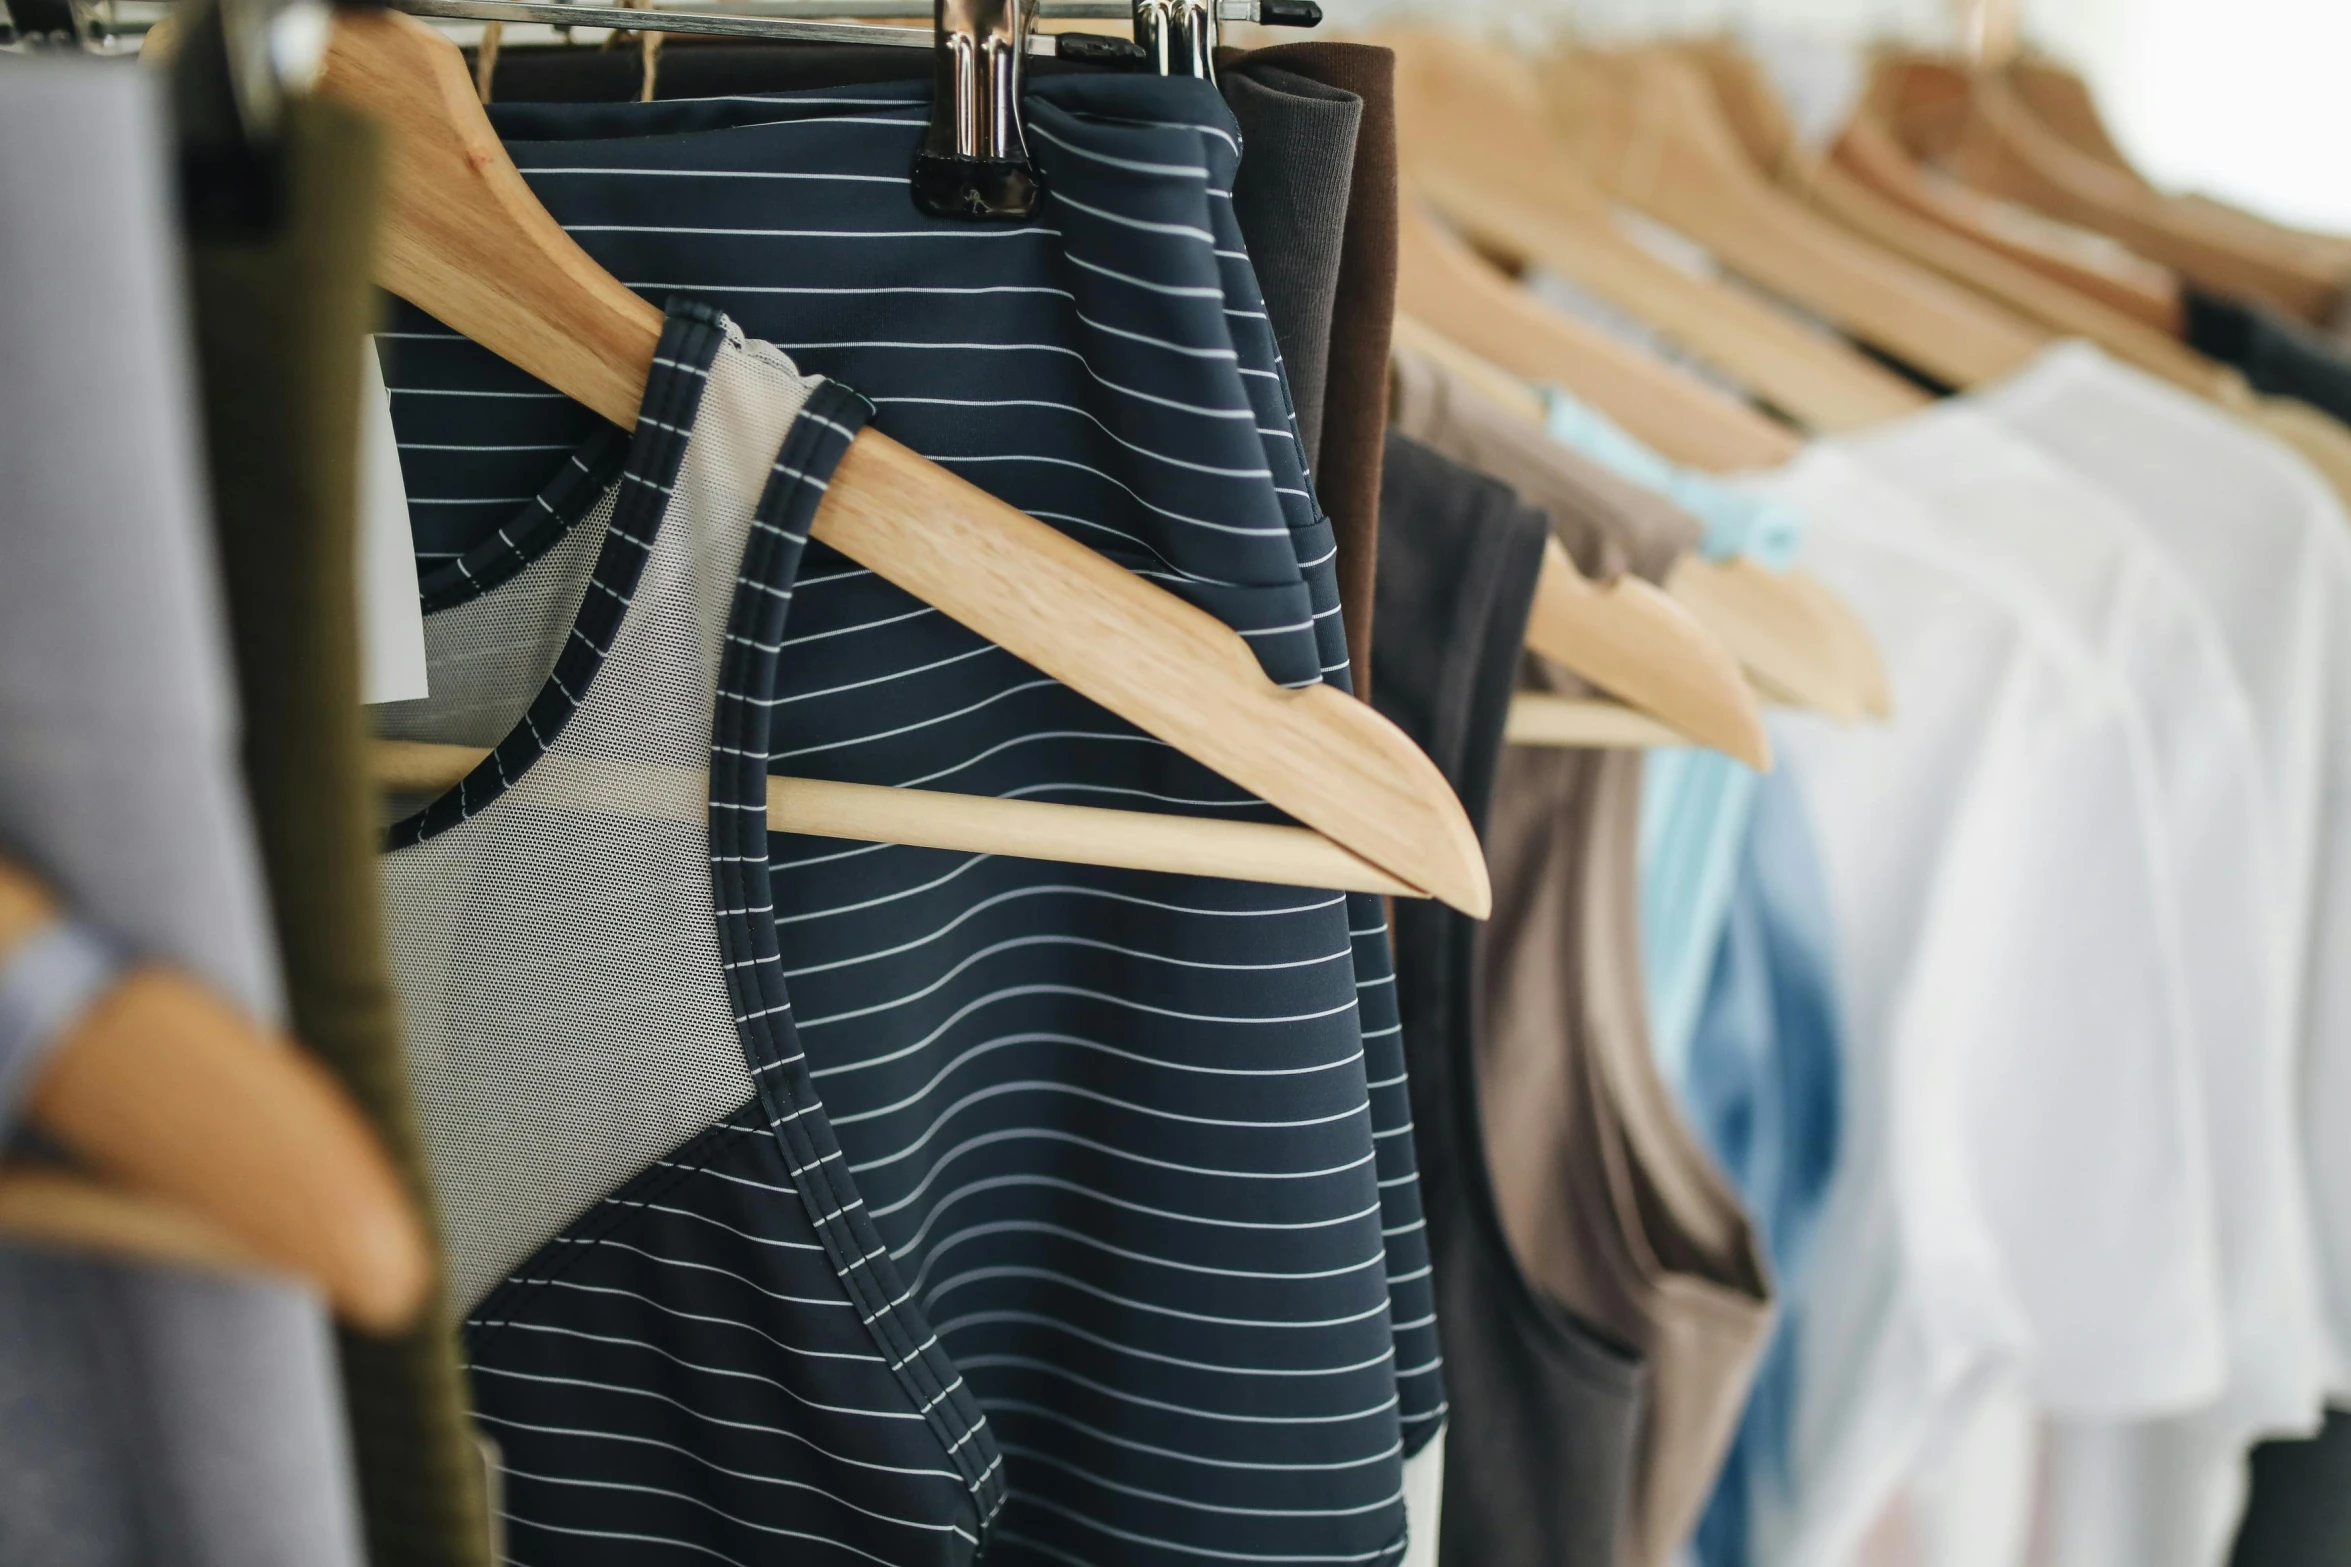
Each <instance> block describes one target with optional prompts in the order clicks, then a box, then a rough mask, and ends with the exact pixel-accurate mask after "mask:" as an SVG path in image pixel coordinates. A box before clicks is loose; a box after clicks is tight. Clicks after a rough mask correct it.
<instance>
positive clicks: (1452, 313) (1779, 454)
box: [1396, 201, 1803, 472]
mask: <svg viewBox="0 0 2351 1567" xmlns="http://www.w3.org/2000/svg"><path fill="white" fill-rule="evenodd" d="M1397 216H1398V225H1397V256H1396V307H1397V309H1398V310H1399V311H1401V312H1403V313H1405V314H1408V315H1411V316H1413V317H1415V318H1416V319H1418V320H1419V321H1420V322H1421V323H1422V324H1423V325H1425V326H1427V327H1429V328H1431V329H1432V330H1433V331H1435V332H1437V333H1438V334H1440V335H1442V336H1444V337H1446V338H1449V339H1451V340H1452V341H1454V342H1456V343H1459V344H1460V345H1461V346H1462V347H1464V348H1466V349H1468V350H1469V351H1470V352H1472V353H1474V354H1477V355H1478V356H1479V357H1481V358H1484V359H1487V360H1491V361H1492V362H1493V363H1494V364H1496V365H1499V366H1500V367H1502V368H1503V369H1504V370H1507V371H1508V372H1510V373H1511V374H1512V375H1515V376H1517V377H1519V378H1520V379H1522V380H1526V381H1534V382H1547V383H1549V384H1551V385H1554V386H1560V387H1565V388H1566V389H1567V390H1568V391H1571V392H1573V393H1575V394H1576V395H1577V396H1578V397H1581V398H1582V399H1584V400H1585V401H1586V402H1588V403H1591V404H1592V405H1593V406H1594V407H1596V408H1599V409H1600V410H1601V411H1602V412H1604V413H1606V414H1607V415H1608V417H1610V418H1611V419H1614V420H1615V421H1616V422H1617V423H1618V424H1621V425H1623V426H1624V427H1625V428H1626V429H1627V430H1629V431H1631V432H1632V433H1633V434H1634V435H1636V436H1638V437H1639V438H1640V439H1641V440H1642V441H1643V442H1644V443H1646V444H1647V445H1648V446H1650V447H1651V448H1653V449H1654V450H1656V451H1657V452H1659V453H1661V454H1662V455H1664V456H1666V457H1670V458H1672V459H1673V460H1674V461H1676V462H1681V463H1688V464H1689V465H1690V466H1692V467H1694V468H1704V469H1707V470H1708V471H1710V472H1730V471H1734V470H1738V469H1743V468H1774V467H1777V466H1779V465H1780V464H1781V463H1784V462H1787V461H1788V460H1789V459H1791V458H1793V457H1794V456H1795V455H1796V454H1797V452H1798V451H1800V450H1802V448H1803V442H1802V441H1801V439H1799V438H1798V437H1797V436H1796V434H1795V433H1794V432H1793V431H1790V430H1789V429H1787V428H1786V427H1785V426H1784V425H1780V424H1777V423H1774V422H1773V421H1772V420H1771V419H1769V418H1767V417H1765V416H1764V415H1762V414H1760V413H1757V412H1756V411H1755V410H1753V409H1752V408H1749V407H1747V406H1746V405H1745V404H1744V403H1738V402H1733V401H1732V400H1731V399H1730V398H1728V397H1725V396H1724V395H1723V394H1722V393H1720V392H1717V391H1716V390H1714V388H1712V387H1710V386H1707V385H1705V384H1703V383H1702V382H1699V381H1696V380H1694V379H1692V378H1691V377H1689V376H1687V375H1684V374H1682V373H1681V372H1680V371H1678V370H1676V369H1674V368H1673V367H1672V366H1671V365H1668V364H1665V363H1663V362H1661V361H1659V360H1657V359H1655V358H1652V357H1651V356H1649V355H1647V354H1644V353H1642V352H1640V351H1639V350H1638V349H1633V348H1627V347H1626V346H1624V345H1623V344H1622V343H1619V342H1616V341H1615V340H1613V339H1611V338H1609V337H1607V336H1605V335H1604V334H1602V333H1600V332H1598V331H1596V330H1594V329H1593V328H1591V327H1589V326H1586V325H1585V324H1584V323H1583V322H1581V321H1578V320H1575V319H1574V318H1573V317H1571V316H1568V315H1565V314H1563V313H1562V312H1560V311H1557V310H1553V309H1551V308H1550V307H1549V306H1547V305H1545V304H1544V303H1543V302H1542V301H1541V300H1539V299H1536V298H1535V297H1534V296H1533V295H1531V294H1529V293H1527V292H1526V290H1524V289H1522V288H1520V287H1518V285H1516V284H1515V283H1513V282H1511V281H1510V279H1508V278H1506V277H1504V276H1503V275H1502V274H1501V273H1499V272H1497V271H1495V270H1494V269H1493V268H1492V267H1490V266H1488V265H1486V263H1485V262H1483V261H1481V260H1479V259H1478V258H1477V257H1476V256H1474V255H1472V254H1471V253H1470V251H1469V249H1468V247H1466V246H1464V245H1463V244H1462V243H1461V242H1460V241H1459V240H1456V239H1454V238H1453V237H1452V236H1451V235H1448V234H1445V233H1443V232H1442V231H1440V230H1439V229H1438V228H1437V226H1436V225H1435V223H1434V222H1432V221H1431V220H1430V219H1429V218H1428V217H1427V215H1426V214H1424V213H1422V212H1421V211H1420V210H1419V208H1418V206H1417V205H1416V204H1415V203H1413V202H1411V201H1406V202H1404V203H1403V204H1402V209H1401V211H1400V212H1399V213H1398V215H1397Z"/></svg>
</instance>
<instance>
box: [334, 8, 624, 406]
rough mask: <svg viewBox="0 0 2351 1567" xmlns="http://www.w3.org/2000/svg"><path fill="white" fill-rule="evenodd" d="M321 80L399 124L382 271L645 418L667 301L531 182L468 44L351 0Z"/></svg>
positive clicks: (419, 300)
mask: <svg viewBox="0 0 2351 1567" xmlns="http://www.w3.org/2000/svg"><path fill="white" fill-rule="evenodd" d="M319 90H320V91H321V92H324V93H327V94H330V95H332V96H334V97H336V98H340V99H342V100H343V101H344V102H346V103H350V104H353V105H356V106H357V107H359V108H362V109H365V110H367V111H368V112H369V113H370V114H372V115H374V116H375V117H376V119H377V120H378V121H380V122H381V123H382V125H383V128H384V130H385V132H386V135H385V137H384V144H385V151H386V157H387V159H388V165H387V167H386V169H385V180H384V189H385V212H384V218H383V223H382V226H381V232H382V235H383V239H382V249H381V250H380V252H379V253H378V255H377V258H376V281H377V282H379V283H381V284H382V285H383V286H384V287H385V288H387V289H389V290H391V292H393V293H395V294H398V295H399V296H400V297H401V298H403V299H405V300H408V301H409V302H410V303H412V304H414V305H416V306H418V307H419V308H421V309H422V310H424V311H425V313H426V314H428V315H430V316H432V317H433V318H434V319H435V320H437V321H439V322H440V323H441V324H442V325H444V326H446V327H448V328H450V329H451V330H452V331H455V332H460V333H463V334H464V335H465V336H467V337H470V338H472V339H473V340H474V341H475V342H477V343H480V344H481V345H482V346H483V347H485V348H487V349H489V350H490V351H491V352H493V353H495V354H497V355H498V357H499V358H501V359H504V360H507V361H508V362H510V363H512V364H516V365H519V366H521V367H522V368H523V369H525V370H527V371H529V372H530V373H531V374H532V375H534V376H536V377H538V379H540V380H542V381H544V382H546V383H547V384H548V385H550V386H553V387H556V388H559V389H560V390H562V391H563V392H564V393H565V394H566V395H568V396H570V397H571V398H573V399H574V400H576V401H578V402H581V403H585V404H586V405H587V406H589V407H590V408H593V409H595V410H596V411H597V412H598V413H600V414H602V415H603V416H604V417H605V418H607V419H610V420H611V421H612V422H613V423H614V424H617V425H619V426H620V427H621V428H623V429H628V428H630V427H632V426H633V425H635V423H636V422H637V405H638V403H639V402H641V401H642V400H643V398H644V395H645V376H646V373H647V372H648V371H650V370H651V368H652V366H653V352H654V349H655V348H656V347H657V346H658V345H659V343H660V341H661V312H660V311H659V310H657V309H655V308H654V307H653V306H652V305H651V304H649V303H647V302H646V301H645V300H643V299H640V298H638V297H637V295H635V294H634V293H631V292H630V291H629V290H628V289H627V288H625V287H623V286H622V285H621V283H620V281H619V280H618V279H616V278H614V277H613V276H612V274H611V273H609V272H607V271H605V270H604V269H603V268H602V267H600V266H598V265H597V264H596V262H595V260H594V259H593V258H592V257H590V256H589V255H588V253H587V252H586V251H584V250H582V249H581V248H580V247H579V244H578V242H577V241H575V240H574V239H573V238H572V237H571V236H570V235H568V234H566V233H565V232H564V231H563V225H561V224H560V223H557V222H556V221H555V219H554V218H553V217H552V216H551V215H550V214H549V213H548V211H547V209H546V208H545V207H543V206H541V205H540V203H539V199H538V197H536V196H534V195H532V194H531V188H530V186H529V185H528V184H526V183H525V182H524V180H523V177H522V175H521V173H520V172H519V171H518V170H517V169H516V168H515V166H514V160H513V159H511V158H509V157H508V156H507V155H506V149H505V147H504V145H503V144H501V143H500V142H499V140H498V135H497V132H495V131H494V130H492V129H491V128H490V122H489V119H488V117H487V116H485V115H484V114H483V113H482V106H481V102H480V100H479V99H478V98H477V97H476V96H475V88H474V84H473V81H472V79H471V78H470V77H468V76H467V74H466V70H465V58H464V56H463V55H461V54H459V53H458V51H457V46H456V45H455V44H453V43H451V42H450V41H449V40H448V39H446V38H444V37H442V36H441V35H440V34H439V33H437V32H435V31H434V30H433V29H432V28H431V27H429V26H427V25H426V24H425V23H423V22H420V21H418V20H417V19H416V18H415V17H412V16H404V15H402V14H401V13H399V12H397V11H363V10H358V9H352V8H346V9H345V10H342V11H339V12H337V13H336V16H335V25H334V31H333V33H332V34H331V35H330V37H329V41H328V45H327V52H326V63H325V67H324V70H323V71H322V73H321V75H320V78H319Z"/></svg>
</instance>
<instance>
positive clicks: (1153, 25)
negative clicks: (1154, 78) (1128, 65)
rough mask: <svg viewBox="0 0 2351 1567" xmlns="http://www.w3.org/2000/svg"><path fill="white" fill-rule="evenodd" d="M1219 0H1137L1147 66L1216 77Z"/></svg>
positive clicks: (1206, 78)
mask: <svg viewBox="0 0 2351 1567" xmlns="http://www.w3.org/2000/svg"><path fill="white" fill-rule="evenodd" d="M1219 14H1220V11H1219V0H1135V42H1136V43H1137V44H1139V45H1141V46H1142V50H1143V56H1144V61H1145V64H1144V67H1143V68H1144V69H1145V70H1147V71H1153V72H1156V73H1157V74H1159V75H1161V76H1197V77H1199V78H1200V79H1201V80H1203V81H1210V82H1213V81H1215V80H1216V44H1217V36H1218V35H1217V19H1218V16H1219Z"/></svg>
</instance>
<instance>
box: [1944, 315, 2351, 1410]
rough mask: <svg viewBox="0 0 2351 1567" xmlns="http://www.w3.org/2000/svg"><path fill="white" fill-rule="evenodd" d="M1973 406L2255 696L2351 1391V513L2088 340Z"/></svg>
mask: <svg viewBox="0 0 2351 1567" xmlns="http://www.w3.org/2000/svg"><path fill="white" fill-rule="evenodd" d="M1971 401H1974V402H1976V403H1977V404H1978V405H1979V406H1980V407H1982V408H1983V409H1984V410H1985V411H1986V412H1987V413H1989V414H1990V415H1991V416H1992V417H1994V418H1996V419H1998V420H2000V421H2001V422H2002V423H2003V424H2005V425H2006V426H2007V427H2008V428H2009V429H2011V430H2013V431H2014V432H2015V433H2017V434H2018V435H2021V436H2023V437H2024V438H2025V439H2026V440H2029V441H2031V442H2032V443H2033V444H2035V445H2036V446H2038V447H2040V448H2041V449H2042V450H2043V451H2045V452H2047V453H2049V454H2050V455H2052V456H2054V457H2056V458H2058V459H2060V460H2062V461H2063V462H2065V463H2066V464H2067V465H2068V466H2070V467H2072V468H2074V469H2075V470H2076V471H2077V472H2079V473H2082V474H2083V475H2085V476H2087V477H2089V478H2090V479H2092V480H2094V481H2095V482H2097V483H2098V484H2099V485H2100V486H2101V487H2102V488H2104V489H2106V490H2107V491H2108V492H2109V493H2111V494H2113V495H2115V496H2117V497H2119V498H2120V499H2122V500H2123V501H2125V502H2126V503H2127V504H2128V505H2129V507H2130V514H2131V516H2132V517H2133V519H2134V520H2135V521H2136V522H2137V523H2138V524H2139V526H2140V528H2141V529H2142V531H2143V533H2144V535H2145V537H2146V538H2147V539H2148V540H2150V541H2151V542H2152V543H2154V544H2155V545H2157V546H2158V547H2159V548H2160V549H2162V550H2163V552H2164V553H2165V554H2166V555H2167V556H2168V557H2169V558H2170V559H2171V560H2172V561H2173V562H2174V563H2175V564H2176V565H2178V566H2179V568H2180V569H2181V572H2182V573H2183V575H2184V576H2185V577H2186V579H2187V580H2188V581H2189V582H2190V583H2191V584H2192V585H2193V586H2194V587H2195V588H2196V590H2197V592H2198V593H2199V594H2200V595H2201V596H2202V598H2203V600H2204V602H2205V604H2206V605H2207V606H2208V607H2209V608H2210V609H2211V611H2212V613H2213V616H2214V618H2215V620H2216V621H2217V622H2218V623H2219V625H2220V628H2221V632H2222V634H2223V636H2224V637H2225V639H2226V641H2227V644H2228V649H2229V656H2230V660H2231V663H2232V664H2233V665H2234V667H2235V670H2236V673H2237V677H2238V679H2239V681H2240V682H2241V683H2242V684H2243V686H2244V688H2245V691H2246V693H2247V695H2248V697H2249V698H2250V699H2251V702H2252V708H2253V715H2254V719H2255V722H2256V726H2257V729H2258V732H2259V737H2260V744H2261V756H2262V761H2263V764H2264V769H2265V773H2266V777H2267V781H2268V786H2269V799H2270V804H2269V810H2270V814H2271V820H2272V822H2273V823H2274V825H2275V827H2276V830H2277V833H2278V843H2279V857H2278V860H2277V862H2276V863H2277V866H2278V869H2279V873H2280V875H2281V877H2282V879H2283V881H2284V888H2283V893H2284V898H2285V904H2286V909H2287V912H2288V920H2289V925H2288V930H2287V933H2286V941H2285V943H2284V945H2285V948H2286V953H2285V958H2286V964H2287V968H2286V976H2287V977H2286V983H2287V985H2288V987H2289V989H2288V992H2287V993H2288V996H2289V1000H2290V1005H2291V1007H2292V1013H2291V1016H2292V1019H2293V1027H2294V1030H2295V1038H2296V1039H2297V1041H2298V1042H2299V1051H2300V1057H2299V1061H2298V1064H2297V1082H2298V1094H2299V1098H2300V1103H2301V1118H2302V1129H2303V1137H2302V1144H2303V1149H2302V1151H2303V1158H2304V1163H2305V1167H2306V1169H2307V1171H2308V1179H2309V1200H2310V1206H2311V1212H2312V1216H2313V1218H2314V1220H2315V1223H2316V1226H2317V1231H2318V1245H2319V1253H2320V1257H2321V1259H2322V1264H2323V1270H2324V1280H2325V1289H2326V1301H2327V1307H2328V1326H2329V1328H2330V1338H2331V1341H2332V1342H2331V1345H2330V1351H2331V1354H2332V1357H2333V1361H2334V1364H2333V1367H2332V1374H2331V1376H2330V1388H2331V1390H2332V1391H2334V1392H2336V1393H2344V1392H2351V1372H2347V1368H2346V1364H2345V1360H2344V1354H2345V1350H2346V1348H2347V1347H2351V1136H2346V1135H2345V1128H2346V1126H2351V962H2347V961H2345V958H2346V954H2351V821H2347V820H2346V819H2345V815H2346V812H2347V811H2351V524H2347V523H2346V520H2345V517H2344V513H2343V508H2342V505H2341V503H2340V502H2339V501H2338V500H2337V498H2336V497H2335V495H2334V493H2333V492H2332V491H2330V490H2329V489H2328V488H2327V486H2326V485H2325V483H2324V482H2323V481H2322V480H2321V479H2320V478H2319V477H2318V476H2317V474H2315V473H2314V472H2312V471H2311V469H2310V468H2309V467H2308V465H2307V464H2305V463H2303V462H2302V461H2301V460H2300V459H2299V458H2297V457H2296V456H2295V455H2294V454H2293V453H2292V452H2290V451H2289V450H2287V449H2286V448H2285V447H2284V446H2282V445H2279V444H2278V443H2277V442H2276V441H2274V440H2273V439H2271V438H2270V437H2268V436H2266V435H2263V434H2260V433H2259V432H2257V431H2255V430H2252V429H2249V428H2247V427H2246V426H2244V425H2242V424H2239V423H2238V422H2237V421H2235V420H2234V419H2231V418H2229V417H2228V416H2226V415H2225V414H2222V413H2220V412H2218V411H2216V410H2215V409H2213V408H2211V407H2209V406H2208V405H2206V404H2204V403H2201V402H2198V401H2197V400H2195V399H2194V398H2192V397H2190V396H2188V395H2187V394H2185V393H2182V392H2180V391H2177V390H2175V389H2174V388H2172V387H2170V386H2167V385H2165V384H2164V383H2163V382H2160V381H2157V380H2155V379H2154V378H2153V377H2151V376H2147V375H2144V374H2142V373H2141V372H2139V371H2136V370H2132V369H2130V368H2128V367H2126V366H2123V365H2120V364H2117V363H2115V362H2114V361H2113V360H2111V359H2109V358H2107V357H2106V356H2105V355H2104V354H2102V353H2100V352H2098V351H2097V350H2096V349H2093V348H2090V347H2088V346H2087V345H2084V344H2078V343H2077V344H2066V345H2063V346H2060V347H2058V348H2055V349H2052V350H2050V351H2049V352H2047V353H2045V354H2043V355H2042V356H2041V357H2040V358H2039V359H2037V360H2036V361H2034V363H2033V364H2032V365H2031V366H2029V367H2028V368H2027V369H2026V370H2025V371H2023V372H2022V373H2021V374H2019V375H2017V376H2015V377H2013V378H2011V379H2010V380H2008V381H2006V382H2004V383H2002V384H2001V385H2000V386H1998V387H1996V388H1994V389H1992V390H1990V391H1989V392H1987V393H1984V394H1980V395H1979V396H1977V397H1975V398H1973V399H1971Z"/></svg>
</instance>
